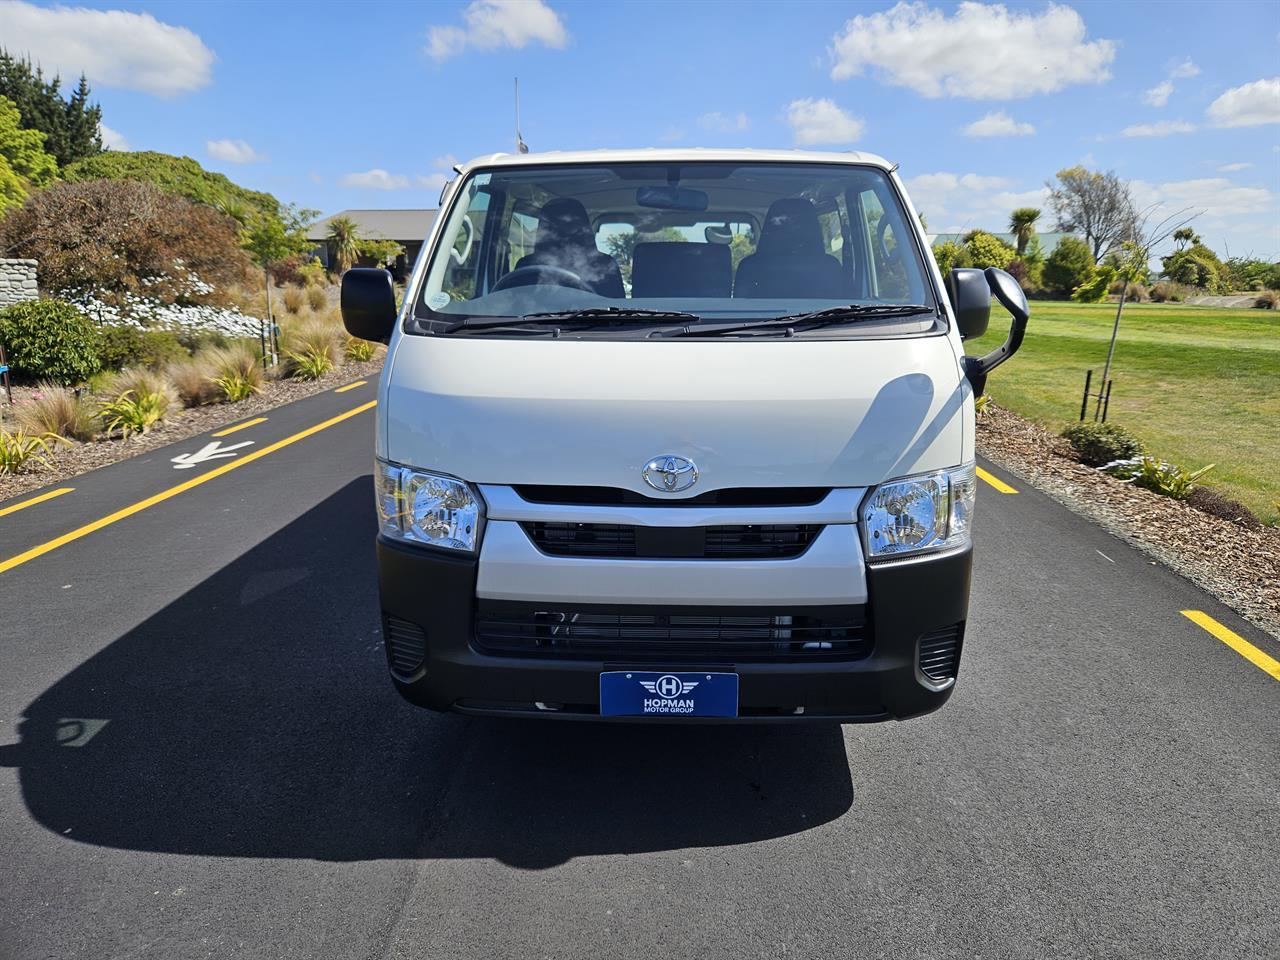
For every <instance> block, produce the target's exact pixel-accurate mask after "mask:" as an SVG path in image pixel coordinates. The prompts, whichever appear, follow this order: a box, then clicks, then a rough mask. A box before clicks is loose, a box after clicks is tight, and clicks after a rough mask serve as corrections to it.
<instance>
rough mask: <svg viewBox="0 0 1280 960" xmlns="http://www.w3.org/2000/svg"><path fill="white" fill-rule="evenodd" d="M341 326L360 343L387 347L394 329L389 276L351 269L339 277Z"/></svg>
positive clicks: (393, 296) (393, 295)
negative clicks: (380, 344)
mask: <svg viewBox="0 0 1280 960" xmlns="http://www.w3.org/2000/svg"><path fill="white" fill-rule="evenodd" d="M341 303H342V325H343V326H344V327H346V328H347V333H349V334H351V335H352V336H353V337H357V338H358V339H360V340H373V341H374V342H376V343H386V342H387V341H388V340H390V339H391V331H392V330H394V329H395V325H396V290H395V286H394V285H393V283H392V280H391V274H390V273H388V272H387V271H386V270H378V269H375V268H373V267H352V268H351V269H350V270H348V271H347V272H346V273H344V274H343V275H342V297H341Z"/></svg>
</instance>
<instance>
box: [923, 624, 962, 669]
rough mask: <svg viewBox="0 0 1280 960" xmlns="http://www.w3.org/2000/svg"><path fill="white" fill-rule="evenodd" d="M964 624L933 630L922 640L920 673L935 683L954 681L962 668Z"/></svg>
mask: <svg viewBox="0 0 1280 960" xmlns="http://www.w3.org/2000/svg"><path fill="white" fill-rule="evenodd" d="M963 637H964V623H963V622H961V623H953V624H952V625H951V626H949V627H943V628H942V629H940V630H933V631H930V632H929V633H926V634H925V635H924V636H922V637H921V638H920V672H921V673H923V674H924V675H925V676H926V677H928V678H929V679H930V680H932V681H933V682H934V683H946V682H947V681H948V680H954V679H955V677H956V671H957V670H958V669H959V667H960V641H961V639H962V638H963Z"/></svg>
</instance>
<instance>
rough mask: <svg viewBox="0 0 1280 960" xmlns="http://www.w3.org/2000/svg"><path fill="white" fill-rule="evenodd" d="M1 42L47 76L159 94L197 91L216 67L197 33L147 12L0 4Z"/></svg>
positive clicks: (6, 0)
mask: <svg viewBox="0 0 1280 960" xmlns="http://www.w3.org/2000/svg"><path fill="white" fill-rule="evenodd" d="M0 37H3V38H4V46H5V48H6V49H8V51H9V52H10V53H12V54H19V55H22V56H28V57H30V58H31V59H32V60H33V61H35V62H36V63H39V64H40V65H41V66H42V67H43V68H44V72H45V75H46V76H48V75H50V74H54V73H58V74H61V75H62V76H63V78H64V79H69V78H74V77H77V76H79V75H80V74H81V73H84V74H85V75H86V76H87V77H88V78H89V80H90V81H92V82H93V83H94V84H95V85H99V86H104V87H123V88H125V89H128V90H141V91H143V92H144V93H152V94H155V95H157V96H161V97H170V96H174V95H176V94H179V93H185V92H187V91H190V90H199V89H200V88H201V87H203V86H206V85H207V84H208V83H209V80H210V74H211V72H212V69H213V60H214V56H213V51H212V50H210V49H209V48H208V47H206V46H205V45H204V42H203V41H202V40H201V39H200V38H199V37H198V36H197V35H196V34H195V33H193V32H191V31H190V30H188V29H187V28H186V27H175V26H173V25H171V24H168V23H162V22H160V21H159V20H157V19H156V18H155V17H153V16H152V15H151V14H149V13H130V12H128V11H125V10H88V9H86V8H84V7H51V8H50V7H37V6H35V5H34V4H31V3H25V2H22V0H0Z"/></svg>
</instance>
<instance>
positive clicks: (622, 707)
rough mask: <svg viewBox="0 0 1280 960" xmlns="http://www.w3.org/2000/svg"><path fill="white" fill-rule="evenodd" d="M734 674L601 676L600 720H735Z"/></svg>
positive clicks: (618, 673) (622, 673) (619, 672)
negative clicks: (602, 718)
mask: <svg viewBox="0 0 1280 960" xmlns="http://www.w3.org/2000/svg"><path fill="white" fill-rule="evenodd" d="M737 715H738V675H737V674H736V673H670V672H653V673H646V672H641V671H638V670H615V671H611V672H609V673H602V674H600V716H602V717H736V716H737Z"/></svg>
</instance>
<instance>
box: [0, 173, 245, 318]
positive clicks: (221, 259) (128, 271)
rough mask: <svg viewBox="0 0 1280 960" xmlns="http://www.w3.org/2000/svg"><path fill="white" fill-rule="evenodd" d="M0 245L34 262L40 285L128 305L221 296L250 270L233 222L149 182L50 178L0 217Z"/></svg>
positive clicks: (55, 291)
mask: <svg viewBox="0 0 1280 960" xmlns="http://www.w3.org/2000/svg"><path fill="white" fill-rule="evenodd" d="M0 251H4V255H5V256H9V257H30V258H32V259H35V260H38V261H39V263H40V266H39V268H38V269H39V279H40V287H41V289H42V290H45V291H47V292H49V293H50V294H54V295H59V296H65V297H67V298H68V299H75V298H77V297H81V296H92V297H94V298H96V299H98V300H101V301H103V302H108V303H113V304H116V305H119V306H124V307H127V306H128V304H129V300H130V297H131V296H132V297H144V298H146V299H148V300H152V301H158V302H160V303H177V304H196V303H215V304H216V303H225V302H227V298H226V296H225V295H224V293H223V288H224V287H225V286H226V285H228V284H230V283H236V282H241V281H242V280H243V279H244V278H245V275H246V271H247V270H248V268H249V261H248V257H247V256H246V255H245V253H244V251H242V250H241V249H240V242H239V236H238V235H237V232H236V225H235V222H234V221H232V220H230V219H229V218H227V217H224V216H223V215H222V214H220V213H218V212H217V211H216V210H213V209H211V208H209V207H205V206H201V205H199V204H195V203H192V202H191V201H190V200H187V199H186V198H184V197H179V196H175V195H174V194H170V193H165V192H164V191H163V190H161V189H160V188H159V187H156V186H154V185H153V184H149V183H136V182H133V181H125V180H122V181H110V180H100V181H95V182H90V183H54V184H52V185H50V186H48V187H46V188H45V189H44V190H41V191H40V192H39V193H35V194H33V195H32V196H30V197H29V198H28V199H27V202H26V203H25V204H23V205H22V206H21V207H18V208H16V209H13V210H11V211H9V213H7V214H6V215H5V217H4V218H3V219H0Z"/></svg>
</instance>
